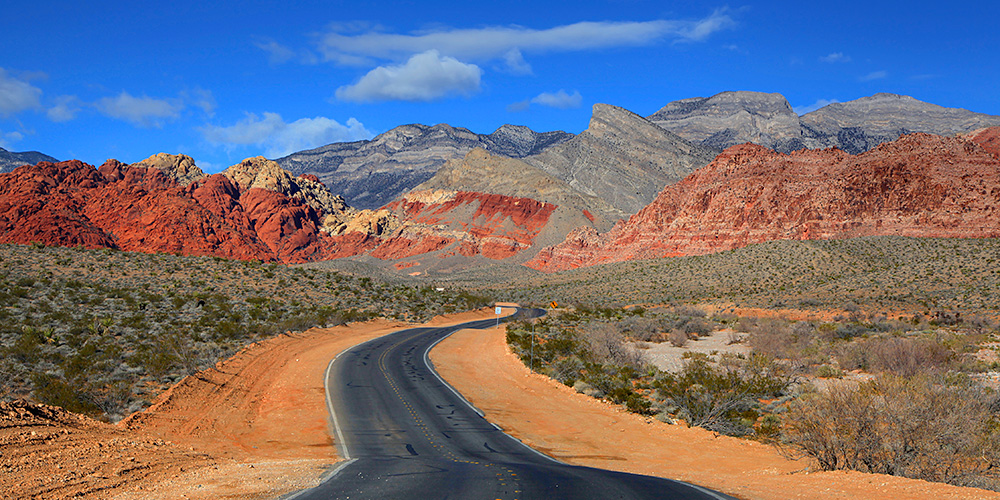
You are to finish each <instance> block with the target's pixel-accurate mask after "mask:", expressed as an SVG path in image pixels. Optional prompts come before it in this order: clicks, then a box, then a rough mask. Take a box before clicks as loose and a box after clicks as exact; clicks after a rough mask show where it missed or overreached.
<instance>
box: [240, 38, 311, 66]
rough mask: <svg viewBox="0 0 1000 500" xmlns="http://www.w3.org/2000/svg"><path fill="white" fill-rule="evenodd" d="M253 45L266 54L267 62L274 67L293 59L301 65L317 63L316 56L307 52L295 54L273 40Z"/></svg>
mask: <svg viewBox="0 0 1000 500" xmlns="http://www.w3.org/2000/svg"><path fill="white" fill-rule="evenodd" d="M253 44H254V45H255V46H256V47H257V48H258V49H260V50H263V51H264V52H267V55H268V57H267V60H268V62H269V63H271V64H274V65H278V64H283V63H286V62H288V61H291V60H293V59H297V60H298V61H299V62H301V63H303V64H316V62H317V57H316V54H314V53H312V52H309V51H307V50H303V51H301V52H296V51H294V50H292V49H290V48H288V47H286V46H284V45H282V44H280V43H278V42H275V41H274V40H264V41H258V42H254V43H253Z"/></svg>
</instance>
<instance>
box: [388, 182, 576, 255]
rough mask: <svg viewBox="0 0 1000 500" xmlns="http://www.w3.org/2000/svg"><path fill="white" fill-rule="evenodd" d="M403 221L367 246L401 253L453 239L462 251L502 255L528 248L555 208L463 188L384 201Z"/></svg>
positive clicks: (443, 244)
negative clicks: (378, 243) (380, 240)
mask: <svg viewBox="0 0 1000 500" xmlns="http://www.w3.org/2000/svg"><path fill="white" fill-rule="evenodd" d="M386 208H388V209H390V210H391V211H392V212H393V213H395V214H396V215H397V216H398V217H399V218H400V219H402V220H404V221H405V222H404V224H403V227H402V228H401V229H400V230H399V231H397V232H396V233H395V234H394V235H393V236H392V237H390V238H388V240H387V241H386V242H385V243H383V244H382V245H381V246H379V247H378V248H377V249H375V250H374V251H372V252H371V255H372V256H373V257H377V258H380V259H403V258H408V257H413V256H415V255H420V254H423V253H427V252H432V251H437V250H441V249H444V248H447V247H449V246H450V245H451V244H453V243H455V242H456V241H457V242H459V243H458V248H457V249H455V250H457V252H458V253H460V254H461V255H463V256H466V257H471V256H474V255H482V256H484V257H487V258H490V259H497V260H499V259H506V258H508V257H512V256H514V255H516V254H517V253H518V252H520V251H522V250H524V249H526V248H530V247H531V245H532V243H533V242H534V239H535V237H536V236H537V235H538V233H539V232H540V231H541V230H542V228H544V227H545V225H546V224H547V223H548V221H549V217H550V216H551V215H552V212H554V211H555V209H556V208H557V207H556V205H553V204H551V203H543V202H540V201H536V200H532V199H530V198H518V197H513V196H503V195H498V194H486V193H473V192H468V191H441V190H434V191H423V192H416V193H410V194H408V195H406V196H405V197H403V198H402V199H400V200H397V201H394V202H393V203H390V204H389V205H387V206H386Z"/></svg>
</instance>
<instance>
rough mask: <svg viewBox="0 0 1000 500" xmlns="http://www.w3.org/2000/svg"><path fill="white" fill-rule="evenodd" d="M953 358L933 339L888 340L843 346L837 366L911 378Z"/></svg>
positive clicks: (878, 339) (859, 342)
mask: <svg viewBox="0 0 1000 500" xmlns="http://www.w3.org/2000/svg"><path fill="white" fill-rule="evenodd" d="M952 357H953V355H952V353H951V351H950V350H949V349H948V348H947V347H945V346H944V345H942V344H941V343H939V342H936V341H935V340H933V339H926V338H903V337H887V338H873V339H868V340H864V341H856V342H851V343H848V344H845V345H843V346H841V348H840V350H839V353H838V354H837V362H838V363H839V364H840V366H841V367H842V368H844V369H847V370H856V369H860V370H866V371H872V372H888V373H893V374H896V375H900V376H903V377H911V376H913V375H916V374H917V373H921V372H929V371H937V370H940V369H943V368H945V367H946V366H947V364H948V362H949V361H950V360H951V359H952Z"/></svg>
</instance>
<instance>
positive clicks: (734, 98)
mask: <svg viewBox="0 0 1000 500" xmlns="http://www.w3.org/2000/svg"><path fill="white" fill-rule="evenodd" d="M647 118H648V119H649V120H650V121H651V122H653V123H655V124H656V125H658V126H660V127H661V128H663V129H665V130H669V131H671V132H674V133H676V134H677V135H679V136H681V137H683V138H684V139H687V140H689V141H692V142H695V143H697V144H701V145H703V146H706V147H710V148H716V149H719V150H721V149H725V148H728V147H729V146H735V145H737V144H742V143H745V142H751V143H754V144H759V145H761V146H764V147H767V148H770V149H774V150H775V151H779V152H782V153H790V152H792V151H796V150H799V149H806V148H808V149H822V148H829V147H836V148H838V149H842V150H844V151H847V152H848V153H851V154H858V153H863V152H865V151H869V150H871V149H872V148H874V147H875V146H878V145H879V144H882V143H884V142H888V141H892V140H895V139H897V138H899V137H900V136H902V135H906V134H910V133H914V132H926V133H929V134H935V135H955V134H958V133H961V132H968V131H970V130H975V129H980V128H985V127H993V126H998V125H1000V116H993V115H986V114H982V113H973V112H972V111H968V110H965V109H958V108H945V107H942V106H938V105H936V104H930V103H926V102H922V101H918V100H916V99H914V98H912V97H909V96H904V95H897V94H887V93H881V94H875V95H873V96H870V97H863V98H861V99H857V100H854V101H848V102H843V103H839V102H838V103H832V104H829V105H827V106H824V107H822V108H820V109H817V110H815V111H812V112H810V113H806V114H804V115H802V116H799V115H797V114H796V113H795V111H794V110H793V109H792V106H791V105H790V104H789V103H788V100H787V99H785V97H784V96H782V95H781V94H765V93H762V92H746V91H740V92H722V93H719V94H716V95H714V96H712V97H694V98H690V99H682V100H679V101H674V102H671V103H669V104H667V105H666V106H664V107H663V108H661V109H660V110H659V111H657V112H656V113H653V114H652V115H650V116H649V117H647Z"/></svg>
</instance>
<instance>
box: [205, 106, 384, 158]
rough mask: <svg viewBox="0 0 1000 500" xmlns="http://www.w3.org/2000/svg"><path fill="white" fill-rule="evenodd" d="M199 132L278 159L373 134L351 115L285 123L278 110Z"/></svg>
mask: <svg viewBox="0 0 1000 500" xmlns="http://www.w3.org/2000/svg"><path fill="white" fill-rule="evenodd" d="M201 132H202V134H203V135H204V137H205V139H206V140H207V141H208V142H210V143H212V144H217V145H223V146H226V147H232V146H245V145H256V146H260V147H263V148H264V150H265V155H266V156H267V157H268V158H278V157H281V156H286V155H288V154H290V153H294V152H296V151H302V150H304V149H310V148H315V147H319V146H323V145H326V144H330V143H332V142H347V141H359V140H362V139H370V138H371V137H372V136H373V135H374V134H372V132H371V131H369V130H367V129H366V128H365V126H364V125H363V124H362V123H361V122H359V121H358V120H356V119H354V118H349V119H348V120H347V123H346V124H343V125H342V124H340V123H339V122H337V121H336V120H333V119H330V118H325V117H322V116H319V117H316V118H302V119H299V120H295V121H294V122H291V123H286V122H285V120H284V119H282V118H281V115H279V114H278V113H268V112H265V113H264V114H263V117H258V116H257V115H256V114H253V113H247V115H246V117H245V118H244V119H242V120H240V121H238V122H236V123H235V124H233V125H230V126H227V127H220V126H216V125H206V126H204V127H202V128H201Z"/></svg>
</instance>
